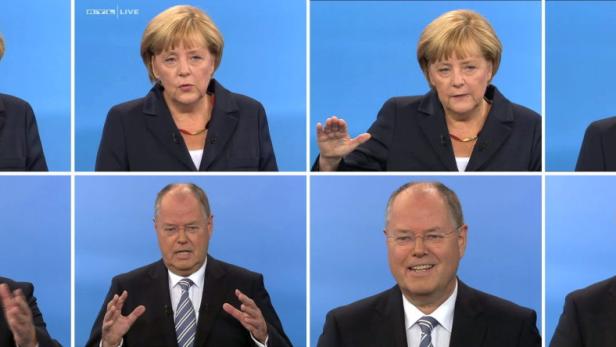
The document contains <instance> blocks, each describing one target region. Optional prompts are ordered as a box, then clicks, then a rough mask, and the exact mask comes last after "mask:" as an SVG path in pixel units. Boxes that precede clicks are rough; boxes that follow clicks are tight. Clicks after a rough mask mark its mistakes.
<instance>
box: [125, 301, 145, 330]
mask: <svg viewBox="0 0 616 347" xmlns="http://www.w3.org/2000/svg"><path fill="white" fill-rule="evenodd" d="M144 312H145V306H143V305H139V306H137V307H135V309H134V310H133V312H131V313H130V314H129V315H128V316H127V317H126V318H128V322H129V323H128V324H130V325H133V323H134V322H135V321H136V320H137V318H139V317H141V315H142V314H143V313H144Z"/></svg>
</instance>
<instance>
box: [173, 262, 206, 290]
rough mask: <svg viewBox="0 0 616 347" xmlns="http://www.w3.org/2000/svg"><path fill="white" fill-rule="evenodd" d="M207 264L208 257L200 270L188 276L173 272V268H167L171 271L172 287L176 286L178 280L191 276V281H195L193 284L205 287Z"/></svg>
mask: <svg viewBox="0 0 616 347" xmlns="http://www.w3.org/2000/svg"><path fill="white" fill-rule="evenodd" d="M206 265H207V257H206V258H205V261H204V262H203V265H201V267H200V268H199V270H197V271H195V272H193V273H192V274H190V276H187V277H184V276H180V275H177V274H174V273H173V272H171V270H169V269H167V272H168V273H169V284H170V285H171V288H175V286H176V285H177V284H178V282H179V281H180V280H181V279H183V278H189V279H190V280H191V281H193V283H194V284H193V285H195V286H197V287H199V288H203V282H204V281H205V266H206Z"/></svg>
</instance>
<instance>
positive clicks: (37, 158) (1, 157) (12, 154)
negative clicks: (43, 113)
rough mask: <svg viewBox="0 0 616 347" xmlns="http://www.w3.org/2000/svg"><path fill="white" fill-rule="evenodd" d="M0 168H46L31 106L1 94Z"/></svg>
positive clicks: (9, 169)
mask: <svg viewBox="0 0 616 347" xmlns="http://www.w3.org/2000/svg"><path fill="white" fill-rule="evenodd" d="M0 170H1V171H47V163H46V162H45V155H44V154H43V146H42V145H41V139H40V137H39V133H38V128H37V127H36V119H35V118H34V112H33V111H32V107H30V105H29V104H28V103H27V102H26V101H24V100H21V99H18V98H16V97H14V96H10V95H6V94H0Z"/></svg>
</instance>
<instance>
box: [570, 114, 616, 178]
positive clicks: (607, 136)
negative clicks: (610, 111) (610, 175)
mask: <svg viewBox="0 0 616 347" xmlns="http://www.w3.org/2000/svg"><path fill="white" fill-rule="evenodd" d="M575 171H616V117H610V118H605V119H601V120H598V121H595V122H592V123H591V124H590V125H589V126H588V128H587V129H586V134H585V135H584V141H583V142H582V148H580V154H579V156H578V160H577V165H576V166H575Z"/></svg>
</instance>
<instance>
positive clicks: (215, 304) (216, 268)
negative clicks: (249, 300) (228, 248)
mask: <svg viewBox="0 0 616 347" xmlns="http://www.w3.org/2000/svg"><path fill="white" fill-rule="evenodd" d="M225 275H226V271H225V269H224V268H223V266H222V265H221V263H220V262H219V261H218V260H216V259H215V258H214V257H212V256H210V255H208V256H207V266H206V268H205V282H204V286H203V296H202V298H201V308H199V321H198V322H197V336H196V337H195V344H194V345H195V347H200V346H205V342H206V341H207V337H208V336H209V334H210V332H211V331H212V326H213V325H214V321H215V320H216V317H217V316H218V314H220V311H221V310H222V304H223V303H224V302H225V293H228V292H233V289H234V288H227V285H226V283H225V281H224V280H223V278H224V277H225Z"/></svg>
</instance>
